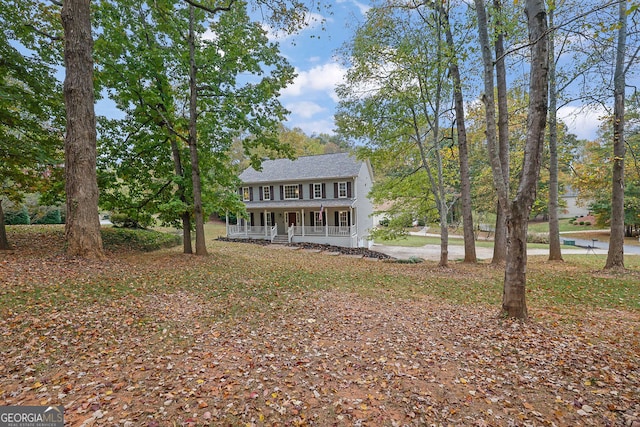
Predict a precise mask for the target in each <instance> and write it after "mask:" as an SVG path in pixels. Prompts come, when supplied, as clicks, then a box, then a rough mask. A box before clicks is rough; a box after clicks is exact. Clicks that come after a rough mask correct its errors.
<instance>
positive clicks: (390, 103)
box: [338, 5, 453, 266]
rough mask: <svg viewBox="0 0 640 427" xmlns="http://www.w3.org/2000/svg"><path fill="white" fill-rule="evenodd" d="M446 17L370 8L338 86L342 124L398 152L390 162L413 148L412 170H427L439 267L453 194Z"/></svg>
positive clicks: (428, 11)
mask: <svg viewBox="0 0 640 427" xmlns="http://www.w3.org/2000/svg"><path fill="white" fill-rule="evenodd" d="M441 13H442V9H441V8H430V7H425V8H424V9H420V10H416V11H412V10H404V9H403V8H396V7H393V5H384V6H382V7H378V8H373V9H371V10H370V11H369V13H368V15H367V21H366V22H365V23H364V24H363V25H362V26H361V27H360V28H359V29H358V32H357V34H356V36H355V38H354V40H353V43H352V46H351V49H350V55H349V56H350V57H351V58H352V65H351V67H350V69H349V71H348V72H347V83H346V84H344V85H343V86H341V87H340V88H339V89H338V93H339V95H340V97H341V99H342V101H341V103H340V112H339V120H338V127H339V128H340V131H341V132H343V133H344V134H346V135H349V136H351V137H354V138H362V139H364V140H365V141H366V143H367V144H368V145H369V147H372V148H375V149H378V150H382V151H388V152H390V153H393V155H391V156H387V157H386V158H387V159H391V160H392V161H394V160H395V158H396V156H398V155H400V153H401V152H403V151H405V150H407V149H410V148H411V147H413V150H411V151H409V152H410V153H414V155H412V156H410V158H408V160H410V162H409V163H407V166H408V168H409V169H413V172H416V171H418V170H422V171H424V175H423V177H424V178H425V179H426V183H425V184H426V185H425V186H426V187H427V188H428V189H429V191H428V193H427V194H424V196H423V198H425V199H427V198H430V197H432V198H433V200H434V201H435V205H436V208H437V210H438V213H439V222H440V235H441V249H440V265H441V266H446V265H447V264H448V223H447V221H448V211H449V208H450V203H449V199H450V198H451V197H453V194H451V191H450V186H449V185H447V182H446V181H445V174H444V169H443V159H442V151H443V150H445V149H446V148H447V146H448V145H449V144H451V140H449V139H446V138H445V134H444V132H443V122H444V120H445V119H444V117H445V109H446V107H445V105H447V102H448V100H450V99H451V97H452V86H451V81H450V80H449V78H448V76H447V72H448V63H449V56H448V55H447V45H446V42H445V32H444V28H443V26H442V19H441ZM417 176H420V175H417ZM389 182H394V181H389ZM425 186H418V188H424V187H425Z"/></svg>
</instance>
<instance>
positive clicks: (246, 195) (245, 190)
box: [242, 187, 251, 202]
mask: <svg viewBox="0 0 640 427" xmlns="http://www.w3.org/2000/svg"><path fill="white" fill-rule="evenodd" d="M242 200H243V201H245V202H248V201H250V200H251V191H250V190H249V187H242Z"/></svg>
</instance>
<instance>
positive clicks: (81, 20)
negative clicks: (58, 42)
mask: <svg viewBox="0 0 640 427" xmlns="http://www.w3.org/2000/svg"><path fill="white" fill-rule="evenodd" d="M89 5H90V0H64V2H63V5H62V13H61V18H62V26H63V28H64V63H65V69H66V75H65V79H64V100H65V109H66V116H67V127H66V136H65V141H64V153H65V180H66V182H65V190H66V193H67V218H66V226H65V238H66V241H67V254H69V255H71V256H81V257H86V258H94V259H100V258H103V257H104V254H103V251H102V237H101V236H100V220H99V218H98V181H97V172H96V116H95V111H94V97H93V58H92V52H93V38H92V36H91V12H90V8H89Z"/></svg>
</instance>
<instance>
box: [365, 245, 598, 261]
mask: <svg viewBox="0 0 640 427" xmlns="http://www.w3.org/2000/svg"><path fill="white" fill-rule="evenodd" d="M371 249H372V250H374V251H378V252H382V253H383V254H387V255H389V256H392V257H394V258H398V259H409V258H411V257H417V258H422V259H425V260H432V261H438V260H440V245H424V246H419V247H406V246H387V245H382V244H379V243H375V244H374V245H373V247H372V248H371ZM594 252H595V253H596V254H605V255H606V253H607V249H601V248H595V249H593V250H592V249H589V250H587V249H585V248H575V249H563V250H562V254H563V255H568V254H581V255H587V254H592V253H594ZM492 255H493V249H492V248H482V247H476V257H477V258H478V259H479V260H485V259H491V257H492ZM527 255H529V256H533V255H546V256H549V250H548V249H529V250H528V251H527ZM457 259H460V260H462V259H464V246H462V245H455V244H454V245H452V244H449V260H450V261H455V260H457Z"/></svg>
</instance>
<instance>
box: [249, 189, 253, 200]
mask: <svg viewBox="0 0 640 427" xmlns="http://www.w3.org/2000/svg"><path fill="white" fill-rule="evenodd" d="M249 201H250V202H253V187H249Z"/></svg>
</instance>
